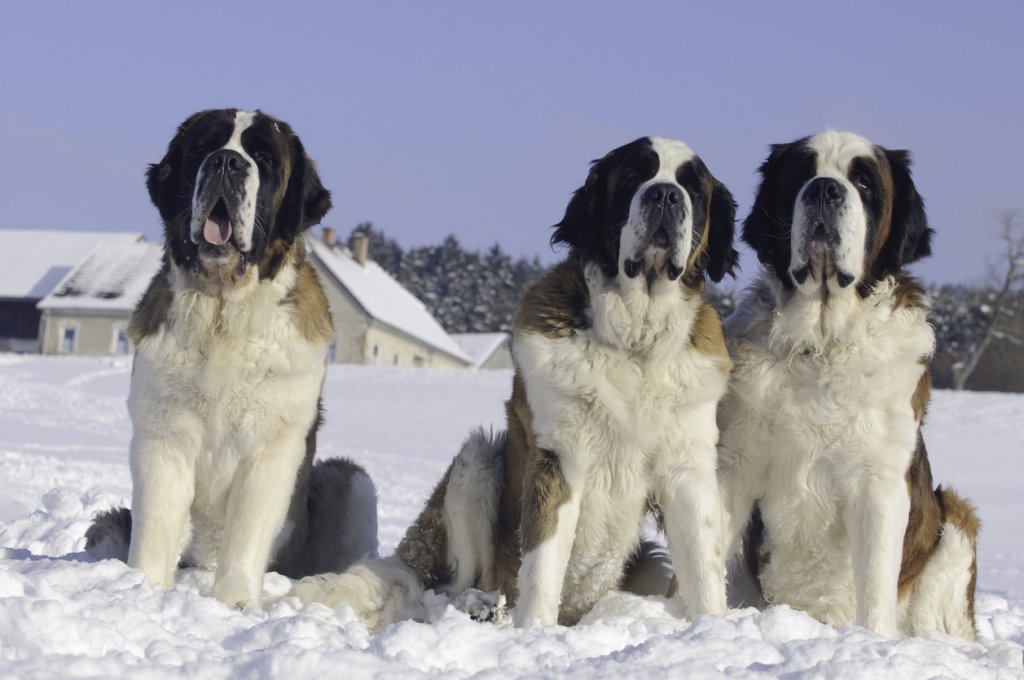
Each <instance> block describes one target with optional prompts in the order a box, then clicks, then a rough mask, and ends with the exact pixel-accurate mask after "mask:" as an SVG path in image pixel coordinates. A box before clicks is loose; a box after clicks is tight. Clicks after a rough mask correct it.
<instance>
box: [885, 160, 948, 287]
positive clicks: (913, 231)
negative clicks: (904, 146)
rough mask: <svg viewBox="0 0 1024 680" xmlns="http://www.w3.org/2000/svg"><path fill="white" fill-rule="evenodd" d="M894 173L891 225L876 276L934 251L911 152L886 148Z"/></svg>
mask: <svg viewBox="0 0 1024 680" xmlns="http://www.w3.org/2000/svg"><path fill="white" fill-rule="evenodd" d="M883 151H884V153H885V157H886V159H887V160H888V161H889V170H890V172H891V173H892V184H893V194H894V195H893V197H892V205H893V207H892V224H891V225H890V228H889V237H888V239H887V240H886V243H885V245H884V246H883V247H882V249H881V251H880V252H879V254H878V259H877V260H876V261H875V272H874V273H875V275H876V276H877V277H881V276H884V275H886V274H890V273H895V272H898V271H899V270H900V269H902V268H903V267H904V266H905V265H907V264H910V263H911V262H914V261H916V260H920V259H921V258H923V257H927V256H928V255H931V254H932V247H931V237H932V234H933V233H935V232H934V231H933V230H932V229H931V228H930V227H929V226H928V217H927V216H926V215H925V211H924V199H923V198H921V195H920V194H919V193H917V187H915V186H914V180H913V179H912V178H911V176H910V154H909V153H908V152H906V151H902V150H889V149H883Z"/></svg>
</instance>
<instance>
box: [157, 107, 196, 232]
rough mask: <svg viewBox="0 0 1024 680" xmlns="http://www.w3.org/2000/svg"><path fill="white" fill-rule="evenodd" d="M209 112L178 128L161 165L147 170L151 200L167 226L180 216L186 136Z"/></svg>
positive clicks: (191, 117)
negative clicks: (179, 207) (179, 201)
mask: <svg viewBox="0 0 1024 680" xmlns="http://www.w3.org/2000/svg"><path fill="white" fill-rule="evenodd" d="M206 113H208V112H207V111H199V112H198V113H194V114H192V115H191V116H189V117H188V118H187V119H186V120H185V122H183V123H182V124H181V125H179V126H178V132H177V133H176V134H175V135H174V138H173V139H171V143H170V144H168V145H167V153H165V154H164V157H163V160H161V161H160V162H159V163H151V164H150V166H149V168H147V170H146V189H148V190H149V200H151V201H152V202H153V205H155V206H156V208H157V210H159V211H160V217H162V218H163V220H164V223H165V224H169V223H170V222H171V220H173V219H174V218H175V217H176V216H177V214H178V208H177V201H178V199H179V198H180V195H181V194H182V193H183V191H184V190H183V188H182V187H180V186H178V182H179V181H180V179H181V166H182V164H183V163H184V162H185V159H184V158H183V152H182V145H183V144H184V141H185V135H187V134H188V131H189V130H190V129H191V128H192V126H193V125H194V124H195V122H196V121H197V120H199V119H200V118H202V117H203V116H204V115H205V114H206Z"/></svg>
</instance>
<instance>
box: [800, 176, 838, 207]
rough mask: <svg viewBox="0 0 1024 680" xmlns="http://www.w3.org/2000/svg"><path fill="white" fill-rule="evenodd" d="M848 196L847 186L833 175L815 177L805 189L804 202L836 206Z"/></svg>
mask: <svg viewBox="0 0 1024 680" xmlns="http://www.w3.org/2000/svg"><path fill="white" fill-rule="evenodd" d="M845 196H846V187H844V186H843V185H842V184H840V183H839V181H838V180H835V179H833V178H831V177H815V178H814V179H812V180H811V183H810V184H808V185H807V190H806V191H804V202H806V203H809V204H811V205H823V206H830V207H831V206H835V205H838V204H839V202H840V201H842V200H843V197H845Z"/></svg>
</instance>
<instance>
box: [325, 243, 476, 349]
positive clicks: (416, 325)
mask: <svg viewBox="0 0 1024 680" xmlns="http://www.w3.org/2000/svg"><path fill="white" fill-rule="evenodd" d="M306 242H307V243H308V244H309V247H310V250H311V251H312V253H313V255H314V256H315V257H316V258H317V259H318V260H319V261H320V262H321V263H322V264H323V266H324V267H325V268H326V269H327V270H328V271H329V272H330V273H331V274H332V275H333V276H334V277H335V279H337V281H338V283H339V284H341V285H342V286H343V287H344V288H345V289H346V290H347V291H348V292H349V294H351V295H352V297H353V298H355V300H356V302H357V303H358V304H359V306H361V307H362V308H363V309H364V310H365V311H366V313H367V314H368V315H369V316H370V317H371V318H373V319H375V320H377V321H380V322H381V323H384V324H386V325H388V326H391V327H392V328H395V329H397V330H399V331H401V332H403V333H405V334H406V335H409V336H411V337H413V338H415V339H417V340H419V341H421V342H423V343H425V344H426V345H428V346H430V347H432V348H434V349H436V350H440V351H442V352H444V353H445V354H448V355H450V356H452V357H455V358H456V359H459V360H461V361H465V362H466V363H467V364H471V363H472V361H471V360H470V358H469V357H468V356H466V353H465V352H464V351H463V350H462V348H461V347H459V344H458V343H457V342H455V340H454V339H452V336H450V335H448V333H447V332H446V331H445V330H444V328H442V327H441V324H439V323H438V322H437V319H435V318H434V317H433V315H431V313H430V312H429V311H428V310H427V308H426V305H424V304H423V303H422V302H421V301H420V300H419V299H418V298H417V297H416V296H415V295H413V294H412V293H410V292H409V291H408V290H407V289H406V288H405V287H404V286H402V284H400V283H399V282H398V281H396V280H395V279H393V278H392V277H391V275H390V274H388V273H387V272H386V271H384V270H383V269H382V268H381V267H380V265H378V264H377V263H376V262H374V261H373V260H367V261H366V263H365V264H362V265H361V264H359V263H358V262H356V260H355V258H354V257H353V256H352V253H351V251H349V249H348V248H346V247H344V246H334V247H331V246H328V245H327V244H325V243H324V242H323V241H321V240H320V239H319V238H316V237H315V236H312V235H310V236H309V237H308V238H307V239H306Z"/></svg>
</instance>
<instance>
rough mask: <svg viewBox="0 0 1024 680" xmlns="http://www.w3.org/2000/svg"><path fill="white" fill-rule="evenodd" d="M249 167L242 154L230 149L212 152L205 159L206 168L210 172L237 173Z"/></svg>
mask: <svg viewBox="0 0 1024 680" xmlns="http://www.w3.org/2000/svg"><path fill="white" fill-rule="evenodd" d="M248 167H249V163H248V161H246V160H245V159H244V158H242V154H240V153H238V152H237V151H233V150H231V149H221V150H220V151H214V152H213V153H211V154H210V155H209V156H207V157H206V168H207V170H209V171H212V172H218V171H219V172H239V171H241V170H245V169H246V168H248Z"/></svg>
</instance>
